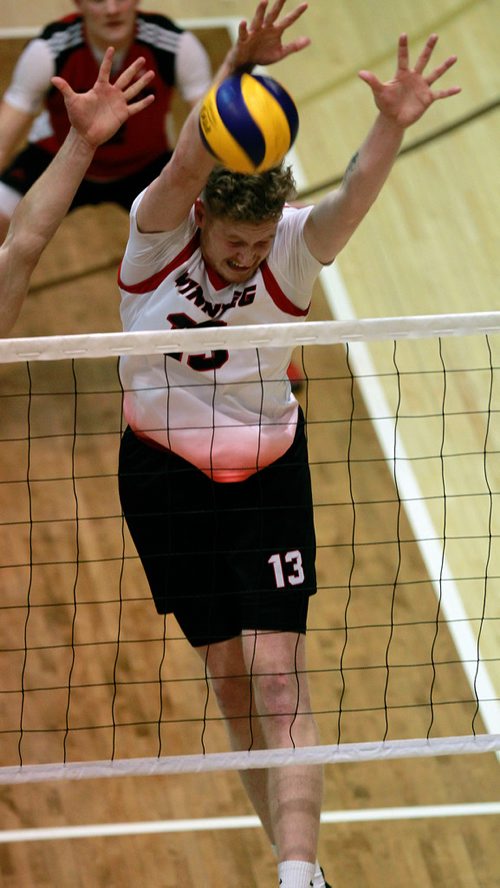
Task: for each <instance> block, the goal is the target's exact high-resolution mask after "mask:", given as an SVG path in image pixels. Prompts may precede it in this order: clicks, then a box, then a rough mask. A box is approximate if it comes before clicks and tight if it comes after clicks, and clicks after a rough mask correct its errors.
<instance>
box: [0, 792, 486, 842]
mask: <svg viewBox="0 0 500 888" xmlns="http://www.w3.org/2000/svg"><path fill="white" fill-rule="evenodd" d="M492 814H493V815H497V816H498V815H500V802H482V803H476V804H474V803H473V804H468V805H419V806H415V807H405V808H369V809H364V810H362V811H324V812H323V814H322V815H321V822H322V823H366V822H368V821H375V822H381V821H386V820H417V819H419V820H422V819H432V818H436V817H483V816H485V815H492ZM261 827H262V825H261V822H260V820H259V819H258V817H255V816H246V817H204V818H199V819H195V820H192V819H189V820H152V821H143V822H140V823H94V824H88V825H86V826H54V827H43V828H41V829H10V830H4V831H3V832H0V844H6V843H8V842H44V841H54V840H61V839H90V838H96V837H98V836H131V835H151V834H154V833H178V832H182V833H184V832H201V831H207V830H213V831H218V830H224V829H256V828H261Z"/></svg>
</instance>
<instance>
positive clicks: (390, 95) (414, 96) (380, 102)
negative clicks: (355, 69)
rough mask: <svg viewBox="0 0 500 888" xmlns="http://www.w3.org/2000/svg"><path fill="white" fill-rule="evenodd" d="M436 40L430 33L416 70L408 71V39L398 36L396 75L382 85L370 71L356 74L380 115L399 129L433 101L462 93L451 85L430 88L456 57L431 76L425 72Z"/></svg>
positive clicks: (436, 69) (450, 57) (418, 115)
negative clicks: (371, 97) (366, 86)
mask: <svg viewBox="0 0 500 888" xmlns="http://www.w3.org/2000/svg"><path fill="white" fill-rule="evenodd" d="M437 41H438V37H437V34H432V35H431V36H430V37H429V38H428V40H427V42H426V44H425V46H424V48H423V50H422V52H421V53H420V55H419V57H418V59H417V62H416V64H415V67H414V68H410V66H409V55H408V37H407V35H406V34H401V36H400V38H399V45H398V61H397V69H396V73H395V75H394V77H393V79H392V80H388V81H387V82H386V83H381V81H380V80H378V78H377V77H376V76H375V74H373V73H372V72H371V71H360V72H359V76H360V78H361V80H364V82H365V83H367V84H368V86H369V87H371V90H372V92H373V97H374V99H375V104H376V106H377V108H378V109H379V111H380V112H381V114H383V115H384V116H385V117H387V118H389V119H391V120H393V121H394V123H396V124H397V125H398V126H400V127H402V128H406V127H408V126H411V124H412V123H415V122H416V121H417V120H418V119H419V118H420V117H422V115H423V114H424V113H425V111H427V108H429V107H430V106H431V105H432V104H433V102H435V101H437V100H438V99H447V98H448V97H449V96H455V95H457V93H459V92H460V91H461V89H460V87H459V86H451V87H449V88H448V89H439V90H433V89H432V86H433V84H434V83H435V82H436V80H438V79H439V78H440V77H442V75H443V74H444V73H445V72H446V71H448V70H449V68H451V67H452V66H453V65H454V64H455V62H456V60H457V57H456V56H454V55H453V56H449V58H447V59H446V61H444V62H443V63H442V64H441V65H438V67H437V68H435V69H434V70H433V71H431V73H430V74H427V75H426V74H425V73H424V71H425V68H426V66H427V63H428V62H429V59H430V57H431V55H432V53H433V50H434V47H435V45H436V43H437Z"/></svg>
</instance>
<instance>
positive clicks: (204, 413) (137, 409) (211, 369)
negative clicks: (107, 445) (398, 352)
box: [119, 195, 321, 481]
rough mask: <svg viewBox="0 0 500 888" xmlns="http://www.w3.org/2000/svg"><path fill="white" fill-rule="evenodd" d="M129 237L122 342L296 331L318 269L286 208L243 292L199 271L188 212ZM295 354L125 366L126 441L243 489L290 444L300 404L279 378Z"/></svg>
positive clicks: (301, 212)
mask: <svg viewBox="0 0 500 888" xmlns="http://www.w3.org/2000/svg"><path fill="white" fill-rule="evenodd" d="M141 197H142V195H140V196H139V197H138V198H137V199H136V201H135V203H134V205H133V207H132V211H131V233H130V239H129V242H128V245H127V249H126V252H125V256H124V259H123V262H122V266H121V269H120V276H119V285H120V291H121V297H122V300H121V316H122V322H123V327H124V329H125V330H127V331H136V330H161V329H167V330H168V329H173V328H179V327H196V326H199V325H201V324H204V325H221V324H223V325H226V324H232V325H250V324H276V323H283V322H290V321H293V320H303V319H304V318H305V317H306V316H307V314H308V311H309V304H310V299H311V293H312V288H313V284H314V280H315V279H316V277H317V275H318V273H319V270H320V268H321V265H320V263H319V262H318V261H317V260H316V259H314V257H313V256H312V255H311V253H310V252H309V250H308V248H307V246H306V244H305V242H304V238H303V228H304V223H305V220H306V218H307V216H308V213H309V211H310V209H311V208H310V207H308V208H304V209H295V208H291V207H287V208H285V210H284V212H283V217H282V219H281V220H280V222H279V224H278V227H277V232H276V237H275V239H274V242H273V246H272V249H271V252H270V255H269V256H268V258H267V259H266V260H265V261H264V262H263V263H262V264H261V265H260V267H259V269H258V271H257V272H256V274H255V275H254V276H253V277H252V278H251V279H250V280H249V281H246V282H245V283H244V284H228V283H226V282H225V281H224V280H222V278H220V276H219V275H217V273H216V272H215V271H214V270H213V269H212V268H210V267H209V266H208V265H207V264H206V263H205V261H204V259H203V256H202V253H201V249H200V233H199V230H198V229H197V227H196V225H195V222H194V211H192V212H191V215H190V217H189V219H188V220H186V222H185V223H184V224H183V225H182V226H181V227H180V228H178V229H176V231H174V232H163V233H160V234H142V233H140V232H139V231H138V229H137V226H136V223H135V212H136V210H137V206H138V203H139V201H140V200H141ZM291 352H292V348H291V347H276V348H258V349H255V350H254V349H235V350H231V351H226V350H223V349H221V350H218V351H215V352H212V353H211V354H209V355H189V354H177V355H170V356H165V357H164V356H162V355H151V356H127V357H123V358H122V359H121V364H120V375H121V379H122V383H123V387H124V391H125V396H124V411H125V418H126V420H127V422H128V423H129V425H130V427H131V428H132V429H133V431H134V432H135V433H136V434H137V435H139V436H141V437H144V438H146V439H148V440H150V441H151V442H152V443H155V444H156V445H160V446H161V447H166V448H168V449H169V450H172V451H174V452H175V453H177V454H178V455H179V456H181V457H183V458H184V459H186V460H188V462H190V463H192V464H193V465H196V466H197V467H198V468H199V469H201V470H202V471H203V472H205V473H206V474H207V475H208V476H209V477H211V478H213V479H214V480H216V481H241V480H244V479H245V478H247V477H249V476H250V475H251V474H253V473H254V472H256V471H257V470H259V469H262V468H264V467H265V466H268V465H270V464H271V463H272V462H274V461H275V460H276V459H278V458H279V457H280V456H282V455H283V453H285V452H286V450H287V449H288V448H289V446H290V445H291V443H292V441H293V438H294V434H295V428H296V423H297V412H298V404H297V401H296V399H295V397H294V396H293V394H292V392H291V388H290V383H289V380H288V376H287V368H288V365H289V363H290V358H291Z"/></svg>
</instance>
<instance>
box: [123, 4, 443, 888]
mask: <svg viewBox="0 0 500 888" xmlns="http://www.w3.org/2000/svg"><path fill="white" fill-rule="evenodd" d="M284 2H285V0H276V2H275V3H274V5H273V6H272V7H271V8H270V9H268V5H267V2H266V0H262V2H260V3H259V4H258V6H257V10H256V13H255V15H254V18H253V20H252V22H251V23H250V25H247V24H246V23H245V22H243V23H242V24H241V25H240V29H239V36H238V40H237V42H236V44H235V46H234V47H233V48H232V50H231V51H230V52H229V54H228V56H227V58H226V60H225V63H224V64H223V66H222V69H221V71H220V72H219V78H221V77H223V76H225V75H227V74H230V73H234V72H236V71H238V70H240V69H245V70H248V68H249V67H250V68H251V66H252V65H253V64H263V65H266V64H270V63H272V62H275V61H279V60H280V59H282V58H283V57H285V56H286V55H288V54H289V53H292V52H296V51H299V50H301V49H303V48H305V46H306V45H307V43H308V41H307V40H306V39H305V38H299V39H298V40H296V41H294V42H292V43H290V44H288V45H286V44H284V43H283V42H282V37H283V34H284V31H285V30H286V28H287V27H288V26H289V25H291V24H292V23H294V22H295V21H296V20H297V19H298V18H299V17H300V16H301V15H302V13H303V12H304V11H305V9H306V5H307V4H305V3H303V4H301V5H300V6H298V7H297V9H296V10H295V11H294V12H291V13H289V14H288V15H284V16H281V13H282V9H283V6H284ZM436 40H437V38H436V37H435V36H432V37H430V38H429V40H428V41H427V43H426V45H425V47H424V50H423V51H422V53H421V55H420V56H419V58H418V60H417V62H416V64H415V66H414V67H413V68H412V67H410V65H409V59H408V44H407V39H406V36H405V35H403V36H401V37H400V40H399V47H398V61H397V69H396V73H395V75H394V77H393V79H392V80H391V81H389V82H388V83H381V82H380V81H379V80H378V79H377V78H376V77H375V75H374V74H372V73H370V72H366V71H364V72H361V73H360V76H361V78H362V79H363V80H364V81H365V82H366V83H367V84H368V85H369V87H371V89H372V92H373V95H374V99H375V103H376V106H377V109H378V114H377V117H376V120H375V122H374V124H373V127H372V128H371V130H370V132H369V134H368V136H367V138H366V140H365V141H364V143H363V144H362V146H361V147H360V149H359V151H358V152H357V153H356V154H355V156H354V157H353V159H352V160H351V162H350V164H349V166H348V168H347V171H346V173H345V176H344V180H343V182H342V184H341V186H340V187H339V188H338V189H336V190H335V191H333V192H332V193H330V194H328V195H327V196H326V197H324V198H323V199H321V200H320V201H319V203H318V204H317V205H316V206H314V207H304V208H298V207H291V206H285V205H286V204H287V201H289V199H290V197H291V196H292V194H293V180H292V175H291V171H290V170H289V169H288V168H279V169H274V170H271V171H269V172H267V173H264V174H262V175H256V176H246V175H238V174H232V173H230V172H228V171H227V170H225V169H222V168H221V167H217V166H215V164H214V159H213V158H212V157H211V156H210V155H209V154H208V153H207V151H206V150H205V149H204V147H203V144H202V142H201V139H200V135H199V129H198V116H197V113H193V114H192V115H191V116H190V117H189V118H188V120H187V122H186V124H185V126H184V127H183V130H182V132H181V134H180V138H179V142H178V145H177V147H176V149H175V151H174V154H173V156H172V159H171V161H170V163H169V164H168V165H167V166H166V167H165V168H164V169H163V171H162V172H161V174H160V175H159V177H158V178H157V179H155V180H154V181H153V182H152V183H151V185H150V186H149V187H148V188H147V189H146V190H145V191H144V192H143V193H141V194H140V195H139V196H138V198H137V199H136V201H135V202H134V204H133V206H132V210H131V233H130V238H129V242H128V245H127V249H126V252H125V256H124V259H123V263H122V266H121V272H120V288H121V296H122V304H121V312H122V320H123V325H124V328H125V329H126V330H133V331H136V330H137V331H138V330H141V331H143V330H151V329H172V328H179V327H196V326H199V325H201V324H203V325H207V324H219V325H220V324H224V325H225V324H236V325H240V324H257V323H264V324H272V323H277V322H279V321H293V320H294V319H297V320H298V319H303V318H305V317H306V316H307V313H308V309H309V302H310V298H311V293H312V288H313V283H314V281H315V279H316V277H317V275H318V274H319V272H320V269H321V267H322V266H323V265H325V264H328V263H331V262H332V261H333V260H334V259H335V257H336V255H337V254H338V253H339V251H340V250H341V249H342V248H343V247H344V245H345V244H346V243H347V241H348V240H349V238H350V237H351V235H352V234H353V232H354V231H355V229H356V228H357V226H358V225H359V223H360V222H361V220H362V219H363V217H364V216H365V214H366V213H367V212H368V210H369V208H370V206H371V205H372V203H373V201H374V200H375V198H376V196H377V194H378V193H379V191H380V189H381V187H382V186H383V184H384V182H385V180H386V178H387V176H388V174H389V172H390V169H391V167H392V164H393V162H394V159H395V157H396V155H397V152H398V150H399V148H400V145H401V142H402V139H403V133H404V130H405V128H406V127H407V126H409V125H410V124H412V123H413V122H414V121H416V120H417V119H418V118H419V117H421V115H422V114H423V113H424V112H425V111H426V109H427V108H428V107H429V106H430V105H431V104H432V103H433V102H434V101H435V100H436V99H441V98H445V97H447V96H451V95H454V94H455V93H457V92H458V91H459V90H458V88H457V87H452V88H450V89H445V90H441V91H434V90H433V84H434V82H435V81H436V80H437V79H438V78H439V77H440V76H441V75H442V74H444V73H445V72H446V71H447V70H448V69H449V68H450V67H451V66H452V65H453V64H454V62H455V60H456V59H455V57H450V58H448V59H447V60H446V61H445V62H444V63H443V64H441V65H440V66H439V67H438V68H436V69H435V70H434V71H433V72H432V73H429V74H426V73H425V68H426V65H427V63H428V61H429V59H430V57H431V54H432V51H433V49H434V46H435V43H436ZM289 356H290V354H289V349H287V348H272V349H268V348H259V349H256V350H251V349H244V350H241V351H240V350H237V351H235V352H231V351H226V350H223V349H220V350H215V351H213V352H212V353H210V354H204V355H201V354H200V355H196V354H195V355H193V354H190V353H189V354H181V353H177V354H173V355H165V356H163V355H154V356H151V355H148V356H146V357H142V356H126V357H125V358H123V359H122V362H121V377H122V381H123V386H124V390H125V414H126V418H127V420H128V429H127V430H126V432H125V434H124V436H123V439H122V445H121V453H120V494H121V501H122V505H123V509H124V513H125V515H126V518H127V521H128V525H129V527H130V530H131V533H132V537H133V539H134V541H135V544H136V547H137V550H138V553H139V555H140V558H141V560H142V563H143V565H144V569H145V573H146V575H147V578H148V581H149V584H150V587H151V590H152V594H153V598H154V601H155V605H156V608H157V610H158V611H159V612H160V613H169V612H173V613H174V614H175V616H176V618H177V621H178V622H179V624H180V626H181V628H182V630H183V632H184V633H185V635H186V637H187V639H188V640H189V641H190V643H191V644H192V646H193V647H194V648H195V649H196V651H197V652H198V654H199V655H200V657H201V659H202V661H203V662H204V664H205V667H206V669H207V671H208V674H209V676H210V678H211V682H212V686H213V689H214V691H215V694H216V697H217V700H218V703H219V706H220V709H221V712H222V714H223V715H224V717H225V718H226V722H227V728H228V732H229V736H230V741H231V745H232V747H233V748H234V749H250V748H276V747H290V746H297V747H301V746H308V745H315V744H317V743H318V732H317V728H316V725H315V721H314V718H313V716H312V714H311V710H312V707H311V702H310V699H309V691H308V686H307V672H306V654H305V633H306V622H307V608H308V601H309V596H310V595H312V594H314V593H315V591H316V585H315V582H316V581H315V569H314V526H313V515H312V498H311V486H310V478H309V470H308V463H307V444H306V439H305V433H304V425H303V419H302V415H301V412H300V409H299V406H298V404H297V402H296V400H295V398H294V396H293V394H292V393H291V391H290V385H289V382H288V380H287V378H286V367H287V363H288V360H289ZM242 779H243V781H244V784H245V788H246V790H247V792H248V795H249V797H250V799H251V801H252V803H253V805H254V807H255V809H256V811H257V813H258V815H259V817H260V819H261V821H262V823H263V825H264V828H265V829H266V831H267V834H268V836H269V839H270V841H271V843H272V844H273V845H274V846H275V848H276V853H277V857H278V881H279V884H280V885H281V886H282V888H309V886H315V888H316V886H324V885H325V881H324V877H323V875H322V873H321V870H320V867H319V866H318V864H317V860H316V858H317V842H318V832H319V822H320V810H321V797H322V775H321V770H320V768H319V767H317V766H309V767H307V766H304V767H301V766H290V767H287V768H279V767H278V768H272V769H270V770H268V771H262V770H258V769H256V770H248V771H245V772H243V773H242Z"/></svg>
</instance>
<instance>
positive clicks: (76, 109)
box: [0, 48, 154, 336]
mask: <svg viewBox="0 0 500 888" xmlns="http://www.w3.org/2000/svg"><path fill="white" fill-rule="evenodd" d="M113 52H114V50H113V49H111V48H110V49H108V50H107V51H106V54H105V56H104V59H103V62H102V64H101V67H100V69H99V75H98V78H97V81H96V82H95V84H94V86H93V87H92V89H91V90H89V91H88V92H86V93H75V92H73V90H72V89H71V87H70V86H69V84H68V83H66V81H65V80H63V79H62V78H60V77H54V78H53V81H52V82H53V84H54V86H56V87H57V88H58V89H60V91H61V92H62V94H63V96H64V101H65V104H66V110H67V113H68V117H69V120H70V123H71V129H70V131H69V133H68V135H67V137H66V139H65V141H64V144H63V145H62V146H61V148H60V150H59V151H58V153H57V155H56V156H55V157H54V159H53V161H52V162H51V164H50V166H49V167H48V168H47V169H46V170H45V172H44V173H43V175H42V176H40V178H39V179H38V180H37V181H36V182H35V184H34V185H33V186H32V188H30V190H29V191H28V193H27V194H26V195H25V197H24V198H23V199H22V201H21V202H20V203H19V204H18V206H17V208H16V211H15V213H14V216H13V217H12V220H11V223H10V227H9V231H8V234H7V237H6V239H5V241H4V243H3V245H2V247H0V335H2V336H6V335H7V334H8V332H9V330H10V329H11V327H12V325H13V324H14V322H15V320H16V318H17V316H18V314H19V311H20V309H21V306H22V303H23V300H24V297H25V295H26V293H27V290H28V286H29V281H30V277H31V273H32V271H33V269H34V267H35V265H36V263H37V262H38V260H39V258H40V255H41V254H42V252H43V250H44V248H45V247H46V245H47V244H48V242H49V240H50V239H51V237H52V236H53V234H54V233H55V231H56V230H57V228H58V227H59V225H60V223H61V221H62V219H63V218H64V216H65V215H66V213H67V211H68V209H69V207H70V205H71V201H72V200H73V197H74V195H75V193H76V190H77V188H78V186H79V185H80V182H81V181H82V179H83V177H84V175H85V173H86V171H87V168H88V166H89V164H90V162H91V160H92V158H93V156H94V152H95V150H96V148H97V147H98V145H101V144H102V143H103V142H106V141H107V140H108V139H109V138H111V136H112V135H113V134H114V133H115V132H116V131H117V130H118V129H119V127H120V126H121V125H122V124H123V123H125V121H126V120H127V119H128V118H129V117H130V116H132V115H133V114H137V113H138V112H139V111H141V110H142V109H143V108H145V107H146V106H147V105H149V104H150V103H151V102H152V101H153V96H152V95H150V96H147V97H145V98H142V99H139V100H137V101H135V102H134V101H133V99H135V98H136V96H137V95H138V94H139V93H140V92H141V90H142V89H144V87H145V86H146V85H147V84H148V83H150V81H151V79H152V78H153V76H154V75H153V72H152V71H148V72H146V73H143V72H142V69H143V66H144V59H137V60H136V61H135V62H133V63H132V65H130V67H129V68H127V70H126V71H124V72H123V74H121V76H120V77H119V78H118V80H117V81H116V83H114V84H111V83H110V82H109V77H110V72H111V62H112V58H113Z"/></svg>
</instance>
